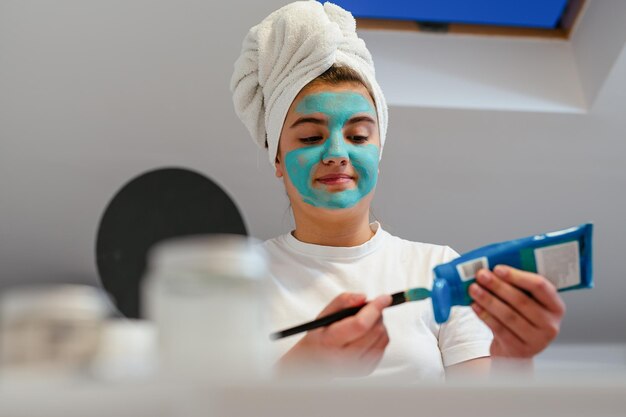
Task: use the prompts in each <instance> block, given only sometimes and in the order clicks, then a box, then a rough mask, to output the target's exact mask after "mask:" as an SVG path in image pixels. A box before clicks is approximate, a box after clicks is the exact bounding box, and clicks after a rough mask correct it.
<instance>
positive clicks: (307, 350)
mask: <svg viewBox="0 0 626 417" xmlns="http://www.w3.org/2000/svg"><path fill="white" fill-rule="evenodd" d="M364 302H365V297H364V296H363V295H360V294H350V293H344V294H341V295H339V296H338V297H336V298H335V299H334V300H333V301H331V302H330V303H329V304H328V305H327V306H326V307H325V308H324V309H323V311H322V312H321V313H320V315H319V316H320V317H321V316H324V315H328V314H332V313H334V312H336V311H339V310H342V309H345V308H349V307H354V306H359V305H362V304H363V303H364ZM390 304H391V296H389V295H382V296H380V297H378V298H375V299H374V300H372V301H370V302H369V303H367V304H365V306H363V308H362V309H361V310H360V311H359V312H358V313H357V314H355V315H353V316H350V317H347V318H345V319H343V320H340V321H338V322H336V323H333V324H331V325H330V326H327V327H322V328H319V329H315V330H311V331H309V332H308V333H307V334H306V335H305V336H304V337H303V338H302V339H300V341H299V342H298V343H296V345H295V346H294V347H293V348H291V350H289V351H288V352H287V353H286V354H285V355H284V356H283V357H282V358H281V359H280V361H279V363H278V367H279V370H280V371H288V370H289V369H290V368H291V369H294V370H295V369H297V370H302V369H303V368H306V370H307V371H310V370H313V369H314V370H315V371H316V372H317V373H319V372H324V373H326V374H327V375H329V376H348V375H363V374H368V373H370V372H371V371H372V370H373V369H374V368H375V366H376V364H377V363H378V362H379V361H380V359H381V358H382V355H383V353H384V351H385V348H386V346H387V344H388V343H389V336H388V334H387V329H386V328H385V325H384V323H383V318H382V311H383V310H384V308H385V307H387V306H389V305H390Z"/></svg>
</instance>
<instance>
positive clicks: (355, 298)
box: [350, 294, 365, 303]
mask: <svg viewBox="0 0 626 417" xmlns="http://www.w3.org/2000/svg"><path fill="white" fill-rule="evenodd" d="M350 300H351V301H352V302H353V303H361V302H363V301H365V294H354V295H353V296H352V297H351V298H350Z"/></svg>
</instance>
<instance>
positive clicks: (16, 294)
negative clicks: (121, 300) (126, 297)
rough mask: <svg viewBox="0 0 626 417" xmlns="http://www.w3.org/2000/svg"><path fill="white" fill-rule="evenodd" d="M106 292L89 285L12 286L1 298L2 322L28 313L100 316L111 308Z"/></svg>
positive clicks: (55, 315)
mask: <svg viewBox="0 0 626 417" xmlns="http://www.w3.org/2000/svg"><path fill="white" fill-rule="evenodd" d="M111 305H112V304H111V302H110V300H109V298H108V296H107V295H106V293H105V292H104V291H103V290H101V289H99V288H96V287H93V286H90V285H79V284H38V285H29V286H24V287H16V288H10V289H8V290H6V291H4V292H3V294H2V296H1V297H0V316H1V318H2V320H3V321H8V320H12V319H15V318H19V317H24V316H25V315H35V316H38V315H45V316H46V317H59V316H62V317H67V318H71V317H75V318H86V319H101V318H104V317H105V316H106V315H108V314H109V313H110V312H111V310H112V308H111Z"/></svg>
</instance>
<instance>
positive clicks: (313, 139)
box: [300, 136, 324, 143]
mask: <svg viewBox="0 0 626 417" xmlns="http://www.w3.org/2000/svg"><path fill="white" fill-rule="evenodd" d="M322 139H324V138H323V137H321V136H310V137H308V138H300V142H302V143H316V142H319V141H320V140H322Z"/></svg>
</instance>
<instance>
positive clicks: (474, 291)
mask: <svg viewBox="0 0 626 417" xmlns="http://www.w3.org/2000/svg"><path fill="white" fill-rule="evenodd" d="M469 290H470V295H471V296H473V297H480V296H481V295H482V294H483V292H484V291H483V290H482V289H481V288H480V286H479V285H478V284H472V285H470V287H469Z"/></svg>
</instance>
